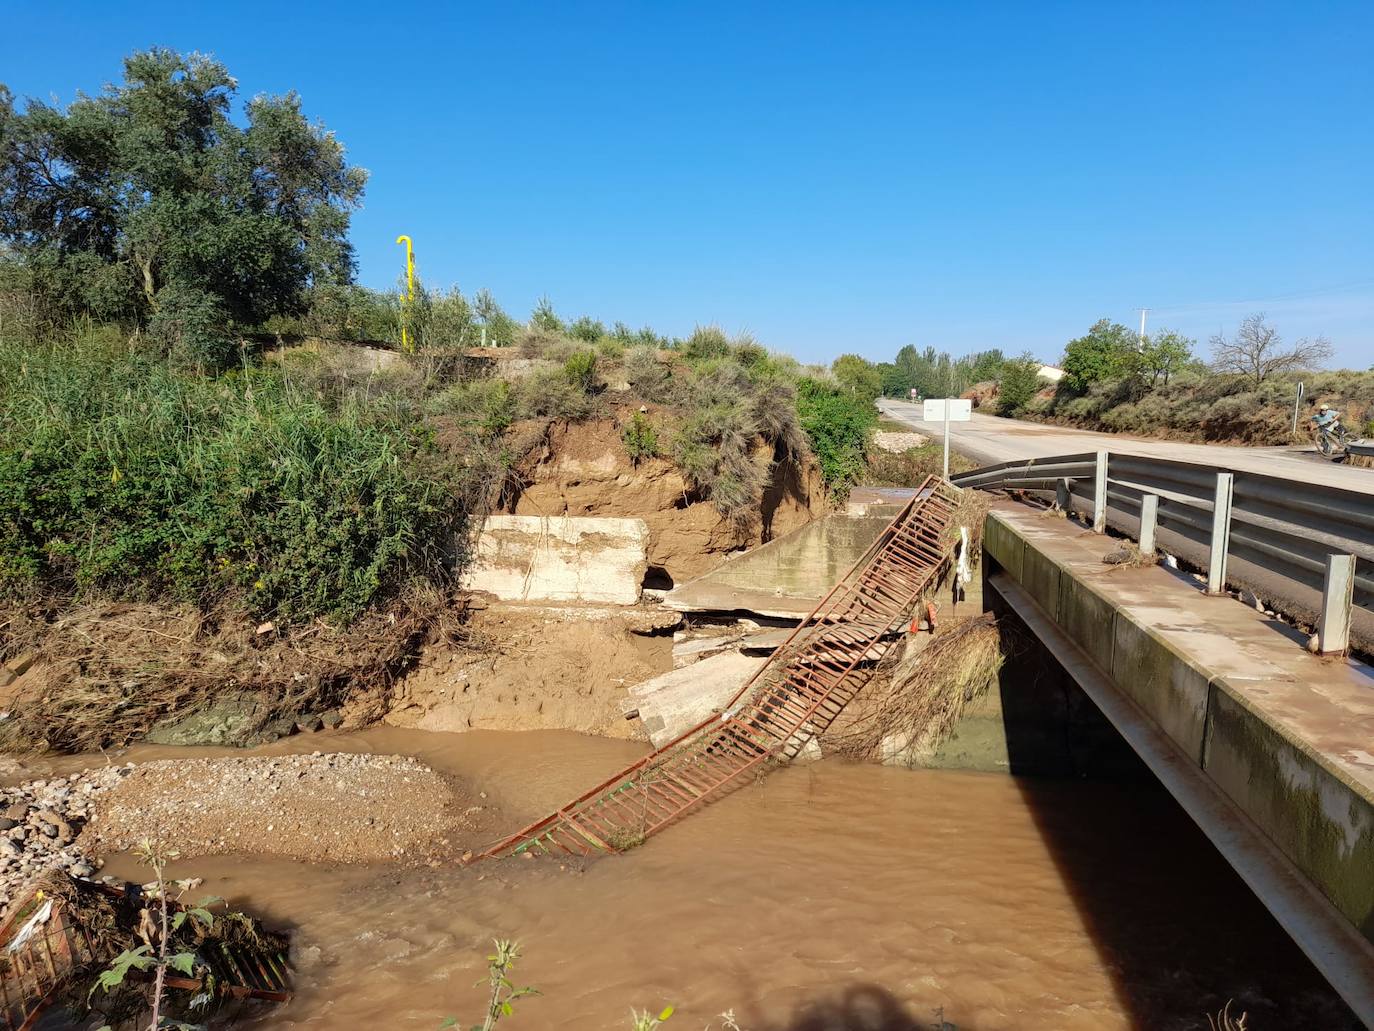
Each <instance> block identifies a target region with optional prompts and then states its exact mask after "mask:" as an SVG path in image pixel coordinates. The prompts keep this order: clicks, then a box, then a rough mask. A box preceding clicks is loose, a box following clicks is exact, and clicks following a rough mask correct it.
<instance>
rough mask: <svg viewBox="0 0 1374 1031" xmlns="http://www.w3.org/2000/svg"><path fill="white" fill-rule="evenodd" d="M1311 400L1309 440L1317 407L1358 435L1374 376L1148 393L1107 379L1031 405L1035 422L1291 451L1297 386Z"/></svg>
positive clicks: (1207, 376)
mask: <svg viewBox="0 0 1374 1031" xmlns="http://www.w3.org/2000/svg"><path fill="white" fill-rule="evenodd" d="M1299 381H1301V382H1303V384H1304V386H1305V388H1306V392H1305V401H1304V404H1303V405H1302V407H1301V408H1300V410H1299V412H1298V432H1299V434H1304V433H1305V432H1306V430H1307V427H1308V425H1309V423H1308V417H1309V416H1310V415H1311V414H1312V412H1313V411H1315V406H1316V405H1317V404H1319V403H1322V402H1325V403H1327V404H1330V405H1331V406H1332V407H1333V408H1336V409H1339V410H1340V411H1341V413H1342V416H1343V419H1344V421H1345V424H1346V425H1347V426H1348V427H1350V428H1351V429H1352V430H1353V431H1354V432H1356V433H1362V432H1363V431H1364V426H1365V423H1366V422H1367V421H1368V420H1369V419H1370V418H1371V416H1374V372H1351V371H1334V372H1309V373H1283V374H1279V375H1274V376H1271V377H1269V378H1267V379H1266V380H1264V382H1262V383H1261V384H1260V385H1259V386H1258V387H1257V386H1255V385H1254V384H1253V382H1251V381H1249V380H1247V379H1244V378H1242V377H1240V376H1236V375H1219V374H1211V373H1200V372H1191V373H1185V374H1182V375H1180V376H1178V377H1177V378H1175V379H1173V380H1171V381H1170V382H1169V383H1167V384H1160V385H1155V386H1149V385H1148V384H1146V383H1143V382H1141V381H1140V380H1139V379H1137V378H1135V377H1125V378H1121V379H1110V380H1101V381H1098V382H1096V383H1093V384H1091V385H1090V386H1089V387H1088V389H1087V391H1086V392H1085V393H1083V394H1080V395H1075V394H1074V393H1073V392H1072V391H1071V390H1068V389H1066V388H1063V387H1061V388H1060V389H1059V390H1058V391H1056V392H1055V394H1054V395H1053V396H1052V397H1048V398H1041V399H1038V400H1036V401H1034V402H1032V403H1031V404H1030V406H1029V407H1028V408H1027V410H1026V414H1027V415H1028V416H1029V417H1030V418H1034V419H1041V420H1043V421H1047V422H1057V423H1064V424H1067V425H1070V426H1076V427H1079V428H1081V429H1091V430H1104V431H1108V432H1115V433H1134V434H1140V435H1144V436H1158V437H1166V438H1170V439H1175V440H1191V441H1199V442H1204V443H1235V444H1252V445H1265V444H1272V445H1279V444H1286V443H1288V442H1289V441H1290V440H1291V439H1292V429H1293V405H1294V401H1295V399H1296V395H1297V384H1298V382H1299Z"/></svg>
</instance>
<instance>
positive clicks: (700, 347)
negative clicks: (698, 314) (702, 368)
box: [681, 326, 731, 362]
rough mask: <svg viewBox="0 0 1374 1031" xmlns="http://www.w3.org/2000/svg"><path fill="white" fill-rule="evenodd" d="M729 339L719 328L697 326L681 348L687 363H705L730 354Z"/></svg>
mask: <svg viewBox="0 0 1374 1031" xmlns="http://www.w3.org/2000/svg"><path fill="white" fill-rule="evenodd" d="M730 348H731V344H730V338H729V337H728V336H726V335H725V330H723V329H721V328H720V327H719V326H697V327H696V329H694V330H692V335H691V336H689V337H688V338H687V340H686V342H684V343H683V345H682V347H681V351H682V355H683V357H684V358H686V359H687V360H688V361H689V362H706V361H710V360H712V359H714V358H724V357H726V356H728V355H729V354H730Z"/></svg>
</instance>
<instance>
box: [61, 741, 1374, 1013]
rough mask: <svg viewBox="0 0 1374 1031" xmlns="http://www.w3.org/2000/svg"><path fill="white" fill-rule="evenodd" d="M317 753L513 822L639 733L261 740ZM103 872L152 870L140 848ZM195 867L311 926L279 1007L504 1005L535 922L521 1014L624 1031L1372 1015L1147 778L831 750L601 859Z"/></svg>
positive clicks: (74, 763) (280, 916) (563, 795)
mask: <svg viewBox="0 0 1374 1031" xmlns="http://www.w3.org/2000/svg"><path fill="white" fill-rule="evenodd" d="M316 748H318V749H324V750H329V749H336V750H349V751H375V752H383V753H403V754H411V755H416V756H419V757H421V758H422V759H424V760H426V761H427V762H429V763H431V764H432V765H434V766H435V767H436V768H437V769H441V770H444V771H447V772H451V773H453V774H455V775H457V776H459V777H461V778H463V779H464V780H466V781H468V782H469V783H470V784H471V785H472V787H473V790H474V791H477V790H484V791H486V792H487V793H488V796H489V798H490V799H491V800H492V801H493V802H495V803H496V804H497V805H498V806H500V807H502V808H503V810H504V813H505V822H506V823H508V824H509V825H510V826H511V827H512V828H513V827H514V826H516V825H518V824H519V823H521V822H523V821H524V820H525V819H527V818H530V817H533V816H534V815H536V814H542V811H544V810H546V809H548V808H550V807H551V806H554V805H556V804H560V803H561V802H563V801H566V800H567V799H568V798H569V797H572V796H573V795H576V794H578V793H580V792H581V791H582V790H583V789H585V788H586V787H587V786H588V785H589V784H591V783H593V782H594V781H595V780H597V779H599V778H600V777H602V776H604V775H606V774H608V773H610V772H611V771H613V770H614V769H616V768H617V767H619V766H620V765H622V764H623V763H625V762H627V761H629V760H630V759H632V758H634V757H636V756H638V755H640V754H642V752H643V746H640V745H636V744H633V743H628V742H621V741H611V740H605V739H600V738H592V737H585V736H581V735H577V734H570V733H562V732H552V731H544V732H527V733H500V732H469V733H466V734H439V733H425V732H422V731H407V730H396V729H386V728H383V729H377V730H373V731H367V732H363V733H357V734H349V735H315V736H312V737H307V738H297V739H291V740H288V741H284V742H279V743H278V744H277V745H275V746H271V747H269V748H266V749H260V750H258V751H260V752H267V753H280V752H285V751H299V750H302V749H305V750H313V749H316ZM222 751H223V750H213V749H170V748H139V749H135V750H133V751H132V752H131V753H129V757H132V758H135V759H149V758H159V757H166V756H174V755H186V754H189V753H195V754H217V752H222ZM237 754H242V753H237ZM81 765H83V762H82V761H81V760H79V759H71V760H64V761H63V762H61V763H58V764H54V765H53V766H51V767H50V768H51V769H53V770H54V772H56V771H58V770H65V769H75V768H79V767H80V766H81ZM107 869H108V870H109V871H110V872H113V873H116V874H120V875H125V876H129V877H140V879H141V875H140V871H139V870H138V869H137V868H136V867H134V866H133V865H132V864H131V863H130V862H129V861H128V860H126V859H124V858H122V857H116V858H115V859H114V860H113V861H112V862H111V863H110V865H109V866H108V867H107ZM173 874H174V875H176V876H190V875H194V876H200V877H204V878H205V880H206V884H205V891H207V892H212V893H215V894H219V895H222V896H225V897H226V898H227V899H229V900H230V902H231V903H232V904H234V905H236V906H241V907H243V908H245V909H249V910H251V911H253V912H255V913H258V914H260V915H262V916H264V917H265V918H266V919H267V920H268V921H269V922H271V923H273V924H275V925H279V926H284V927H290V928H292V929H293V931H294V946H293V947H294V950H295V957H296V965H297V975H296V976H297V994H296V997H295V999H294V1000H293V1001H292V1002H291V1003H290V1004H289V1005H288V1006H286V1007H284V1008H282V1009H279V1010H277V1011H274V1012H273V1013H271V1014H270V1015H267V1016H265V1017H263V1018H262V1019H261V1021H260V1022H259V1026H263V1027H273V1028H277V1027H280V1028H376V1029H379V1031H380V1029H388V1031H389V1029H402V1028H420V1029H427V1031H428V1029H433V1028H436V1027H438V1026H439V1024H440V1023H441V1022H442V1021H443V1020H444V1019H445V1018H447V1017H449V1016H457V1017H459V1018H460V1024H461V1025H462V1026H469V1025H471V1024H472V1023H473V1022H480V1016H481V1012H482V1010H483V1005H484V991H483V989H481V988H478V987H476V986H475V982H477V981H478V980H479V979H480V978H482V977H483V976H484V974H485V967H484V956H485V955H486V954H487V953H488V952H489V951H490V942H491V939H492V938H495V937H504V938H515V939H519V940H520V942H521V943H522V944H523V956H522V958H521V960H520V963H519V966H518V968H517V970H516V971H515V974H514V980H515V982H516V983H517V984H521V985H525V984H528V985H532V986H534V987H536V988H538V989H539V991H540V992H541V994H540V995H539V996H537V997H534V998H529V999H525V1000H521V1001H520V1002H519V1003H517V1009H516V1012H515V1014H514V1016H512V1017H510V1018H508V1020H506V1021H503V1022H502V1023H501V1024H500V1027H501V1028H502V1029H503V1031H504V1029H505V1028H507V1027H509V1028H510V1029H511V1031H519V1029H521V1028H554V1027H556V1028H560V1029H574V1031H575V1029H593V1028H595V1029H603V1028H625V1027H628V1026H629V1010H630V1008H631V1007H637V1008H640V1009H653V1010H654V1011H655V1012H657V1011H658V1010H659V1009H661V1008H662V1007H663V1006H665V1005H668V1004H672V1005H674V1006H676V1008H677V1012H676V1014H675V1015H674V1016H673V1018H672V1019H671V1021H670V1022H669V1023H668V1025H667V1031H672V1029H673V1028H676V1027H681V1028H693V1029H695V1028H701V1027H703V1026H705V1025H706V1024H707V1022H708V1021H710V1020H712V1018H713V1017H714V1015H715V1014H718V1013H720V1012H721V1011H723V1010H727V1009H733V1010H734V1012H735V1015H736V1017H737V1018H738V1020H739V1022H740V1024H741V1026H742V1027H744V1028H749V1029H754V1031H760V1029H766V1031H783V1029H786V1031H828V1029H832V1028H833V1029H848V1028H871V1029H881V1031H898V1029H902V1031H906V1029H915V1028H930V1027H935V1028H940V1027H944V1028H945V1029H946V1031H949V1029H951V1028H958V1029H973V1028H989V1029H990V1028H1037V1029H1041V1028H1063V1029H1079V1028H1083V1029H1088V1028H1091V1029H1093V1031H1102V1029H1110V1028H1151V1029H1154V1028H1166V1029H1167V1028H1179V1029H1183V1028H1199V1027H1201V1028H1205V1027H1207V1019H1206V1013H1207V1012H1208V1011H1209V1010H1210V1011H1215V1010H1217V1009H1219V1008H1220V1007H1221V1006H1222V1005H1223V1004H1224V1003H1225V1002H1226V1000H1227V999H1228V998H1235V999H1236V1000H1237V1003H1236V1006H1235V1007H1234V1008H1235V1009H1244V1010H1248V1011H1249V1013H1250V1019H1251V1023H1250V1027H1251V1028H1254V1029H1256V1031H1260V1029H1263V1028H1273V1027H1323V1028H1340V1027H1346V1026H1349V1027H1357V1026H1358V1024H1357V1022H1355V1021H1354V1019H1353V1018H1352V1017H1351V1016H1350V1015H1349V1013H1348V1011H1346V1010H1345V1009H1344V1008H1343V1007H1342V1006H1341V1004H1340V1003H1339V1001H1338V1000H1336V998H1335V997H1334V995H1333V994H1332V992H1331V991H1330V989H1329V988H1328V987H1327V986H1326V984H1325V983H1324V982H1323V981H1322V979H1321V978H1320V976H1319V975H1318V974H1317V973H1316V972H1315V970H1314V969H1313V968H1312V967H1311V966H1310V965H1309V964H1308V962H1307V961H1306V959H1305V958H1304V957H1303V956H1302V954H1301V953H1300V952H1299V951H1298V950H1297V948H1296V947H1295V946H1294V945H1293V944H1292V943H1291V942H1290V941H1289V939H1288V938H1287V937H1286V936H1285V935H1284V933H1283V932H1282V930H1281V929H1280V928H1279V927H1278V926H1277V925H1276V924H1275V923H1274V922H1273V920H1272V919H1271V918H1270V917H1269V916H1268V914H1267V913H1266V912H1265V910H1264V909H1263V907H1262V906H1261V905H1260V904H1259V903H1258V902H1257V901H1256V900H1255V899H1254V897H1253V896H1252V895H1250V894H1249V892H1248V891H1247V889H1246V888H1245V887H1244V886H1243V885H1242V884H1241V883H1240V881H1239V880H1238V878H1237V877H1236V876H1235V875H1234V874H1233V873H1232V872H1231V871H1230V869H1229V868H1228V867H1227V866H1226V865H1225V863H1224V862H1223V861H1222V860H1221V859H1220V857H1218V856H1217V855H1216V854H1215V852H1213V851H1212V849H1211V848H1210V846H1209V845H1208V844H1207V843H1206V841H1205V839H1203V838H1202V836H1201V835H1200V833H1199V832H1198V831H1197V830H1196V829H1195V828H1194V827H1193V826H1192V824H1191V823H1190V822H1189V821H1188V819H1187V817H1186V816H1185V815H1183V814H1182V813H1181V811H1180V810H1179V809H1178V808H1177V806H1176V805H1175V804H1174V803H1173V802H1172V801H1171V800H1170V799H1169V798H1168V797H1167V796H1166V795H1165V794H1164V793H1163V792H1162V791H1161V790H1160V789H1158V788H1157V787H1153V786H1150V785H1141V784H1134V785H1126V784H1111V783H1089V782H1071V781H1035V780H1026V779H1019V778H1012V777H1008V776H1001V775H995V774H977V773H962V772H951V771H907V770H898V769H889V768H883V767H876V766H858V765H847V764H843V763H838V762H831V761H824V762H820V763H816V764H812V765H809V766H800V767H795V768H791V769H785V770H782V771H779V772H777V773H775V774H773V775H772V776H771V777H769V778H768V779H767V780H765V781H763V782H762V783H760V784H757V785H754V786H752V787H750V788H748V789H745V790H742V791H739V792H737V793H736V794H734V795H733V796H731V797H730V798H728V799H726V800H725V801H723V802H721V803H719V804H717V805H715V806H712V807H710V808H708V809H706V810H704V811H703V812H701V813H699V814H697V815H696V816H694V817H692V818H691V819H689V820H687V821H686V822H684V823H683V824H681V825H680V826H678V827H676V828H673V829H671V830H669V831H667V832H665V833H663V834H661V835H660V836H658V837H656V838H654V839H652V840H651V841H649V842H648V843H646V844H645V845H644V846H642V847H640V848H639V849H637V850H635V851H633V852H631V853H628V854H626V855H624V856H616V857H609V858H604V859H599V860H595V861H590V862H586V863H583V864H575V865H574V864H565V865H562V866H560V865H559V864H558V863H553V862H548V861H542V860H505V861H502V862H498V863H487V864H478V865H474V866H472V867H469V868H467V869H458V868H453V869H447V868H445V869H419V870H410V869H398V868H394V867H338V866H312V865H306V864H301V863H294V862H287V861H282V860H276V859H262V858H255V857H253V856H232V857H215V858H210V859H201V860H193V861H186V862H182V863H180V864H177V865H176V866H175V867H174V869H173ZM715 1026H717V1027H718V1026H719V1022H717V1023H716V1025H715Z"/></svg>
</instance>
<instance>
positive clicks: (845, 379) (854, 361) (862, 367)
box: [830, 354, 883, 401]
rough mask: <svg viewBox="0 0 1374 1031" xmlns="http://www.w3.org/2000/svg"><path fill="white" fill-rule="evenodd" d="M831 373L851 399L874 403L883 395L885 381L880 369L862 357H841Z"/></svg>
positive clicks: (832, 366) (836, 361)
mask: <svg viewBox="0 0 1374 1031" xmlns="http://www.w3.org/2000/svg"><path fill="white" fill-rule="evenodd" d="M830 371H831V372H833V373H834V374H835V378H836V379H837V380H839V382H840V386H841V387H842V388H843V389H844V390H845V392H846V393H848V394H849V395H850V396H851V397H854V398H858V399H860V400H865V401H874V400H877V397H878V395H879V394H881V393H882V390H883V381H882V375H881V374H880V373H879V372H878V367H877V366H876V365H874V364H873V363H872V362H870V361H868V360H867V359H866V358H863V357H861V356H860V355H857V354H842V355H840V356H839V357H838V358H836V359H835V361H834V362H833V363H832V364H831V366H830Z"/></svg>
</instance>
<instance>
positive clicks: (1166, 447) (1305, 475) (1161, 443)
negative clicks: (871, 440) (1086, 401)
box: [878, 399, 1374, 494]
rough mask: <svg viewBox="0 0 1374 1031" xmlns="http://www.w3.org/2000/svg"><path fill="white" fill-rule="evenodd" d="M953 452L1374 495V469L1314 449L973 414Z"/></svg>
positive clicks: (895, 405)
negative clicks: (1122, 457)
mask: <svg viewBox="0 0 1374 1031" xmlns="http://www.w3.org/2000/svg"><path fill="white" fill-rule="evenodd" d="M878 407H879V409H881V410H882V412H883V414H884V415H887V416H888V417H889V418H892V419H896V420H897V421H898V422H903V423H906V424H907V425H908V426H910V427H911V428H912V429H914V430H916V431H917V432H920V433H924V434H927V435H928V436H930V437H931V438H932V439H934V440H939V439H941V438H942V437H943V435H944V424H943V423H939V422H934V423H928V422H925V421H924V420H923V419H922V418H921V406H920V405H918V404H911V403H909V402H907V401H892V400H888V399H882V400H880V401H879V402H878ZM950 447H951V448H953V449H954V450H955V451H958V452H959V453H960V454H963V455H967V456H968V457H969V458H971V459H973V460H974V461H975V462H977V463H979V464H980V465H992V464H994V463H997V462H1012V461H1016V460H1017V459H1020V458H1048V457H1051V456H1054V455H1073V454H1081V453H1083V452H1084V451H1097V450H1108V451H1116V452H1118V453H1121V454H1128V455H1146V456H1149V457H1151V458H1167V459H1171V460H1172V461H1176V462H1198V463H1201V464H1205V465H1218V466H1224V467H1226V468H1228V469H1238V470H1242V471H1244V472H1251V473H1263V474H1266V475H1268V476H1284V477H1287V478H1289V479H1292V480H1296V481H1299V482H1304V483H1323V484H1326V485H1328V486H1331V487H1341V488H1344V489H1345V490H1357V491H1362V492H1364V493H1366V494H1374V469H1356V468H1353V467H1351V466H1346V465H1338V464H1337V463H1335V462H1331V461H1328V460H1327V459H1324V458H1322V457H1321V456H1320V455H1318V454H1317V453H1316V451H1315V450H1313V449H1311V448H1307V449H1304V448H1300V447H1233V446H1229V445H1224V444H1181V443H1178V442H1176V441H1171V440H1141V439H1140V438H1138V437H1127V436H1122V435H1120V434H1116V433H1094V432H1092V431H1090V430H1075V429H1070V428H1069V427H1067V426H1052V425H1049V424H1046V423H1039V422H1021V421H1019V420H1017V419H1002V418H999V417H998V416H995V415H980V414H978V413H977V412H974V413H973V421H972V422H958V423H950Z"/></svg>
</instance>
